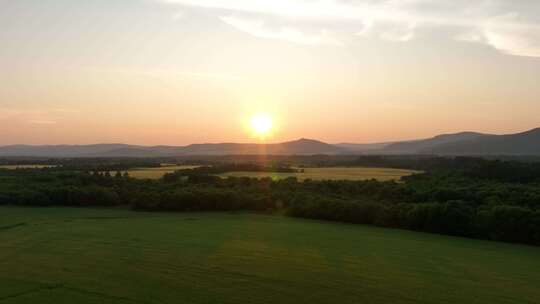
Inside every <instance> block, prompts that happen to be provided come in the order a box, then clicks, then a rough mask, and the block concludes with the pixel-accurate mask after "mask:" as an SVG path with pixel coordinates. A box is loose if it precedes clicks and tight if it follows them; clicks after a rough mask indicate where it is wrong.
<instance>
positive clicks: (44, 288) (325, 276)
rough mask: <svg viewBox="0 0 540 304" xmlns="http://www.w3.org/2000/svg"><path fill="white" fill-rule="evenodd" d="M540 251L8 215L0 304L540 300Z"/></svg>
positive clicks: (251, 227)
mask: <svg viewBox="0 0 540 304" xmlns="http://www.w3.org/2000/svg"><path fill="white" fill-rule="evenodd" d="M539 267H540V248H537V247H528V246H520V245H511V244H504V243H495V242H486V241H477V240H469V239H462V238H453V237H446V236H439V235H432V234H424V233H416V232H409V231H402V230H390V229H382V228H374V227H366V226H358V225H347V224H337V223H328V222H319V221H310V220H302V219H294V218H287V217H282V216H270V215H252V214H162V213H136V212H131V211H127V210H107V209H101V210H100V209H70V208H48V209H39V208H7V207H2V208H0V270H1V271H0V303H2V304H3V303H6V304H7V303H32V304H34V303H70V304H71V303H77V304H85V303H295V304H296V303H374V304H376V303H385V304H386V303H393V304H395V303H486V304H494V303H539V301H540V288H539V287H540V272H539V271H538V270H539V269H540V268H539Z"/></svg>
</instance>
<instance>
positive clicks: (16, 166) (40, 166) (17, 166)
mask: <svg viewBox="0 0 540 304" xmlns="http://www.w3.org/2000/svg"><path fill="white" fill-rule="evenodd" d="M52 167H54V166H52V165H0V169H8V170H15V169H43V168H52Z"/></svg>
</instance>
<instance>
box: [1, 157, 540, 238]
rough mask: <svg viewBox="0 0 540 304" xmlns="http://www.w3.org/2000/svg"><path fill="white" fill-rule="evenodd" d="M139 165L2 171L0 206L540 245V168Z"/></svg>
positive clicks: (370, 161) (453, 162) (496, 163)
mask: <svg viewBox="0 0 540 304" xmlns="http://www.w3.org/2000/svg"><path fill="white" fill-rule="evenodd" d="M133 162H135V163H133ZM138 162H139V161H131V162H117V161H115V160H93V161H87V162H85V163H83V164H81V165H75V164H74V163H73V162H71V161H66V162H65V164H61V163H60V162H59V163H58V164H57V165H58V166H57V167H48V168H34V169H32V168H26V169H16V170H6V169H0V205H19V206H75V207H89V206H92V207H113V206H123V207H127V208H132V209H134V210H139V211H171V212H192V211H250V212H264V213H275V214H284V215H287V216H293V217H302V218H310V219H319V220H329V221H339V222H347V223H355V224H365V225H375V226H381V227H391V228H401V229H409V230H416V231H424V232H430V233H438V234H446V235H454V236H463V237H469V238H478V239H487V240H494V241H504V242H515V243H524V244H531V245H540V164H538V163H527V162H517V161H500V160H483V159H478V158H426V159H423V160H422V161H419V160H418V159H414V158H411V159H408V158H407V159H389V160H388V159H386V160H385V159H381V158H366V157H361V158H358V159H356V160H355V161H354V162H351V163H350V164H352V165H363V166H370V165H371V166H381V165H386V166H390V167H400V168H411V169H422V170H423V173H420V174H414V175H412V176H408V177H403V178H402V180H400V181H376V180H366V181H330V180H326V181H324V180H323V181H314V180H305V181H298V180H297V179H296V178H288V179H283V180H272V179H270V178H261V179H256V178H248V177H228V178H222V177H218V176H215V174H218V173H221V172H227V171H234V170H242V171H265V170H275V171H276V172H279V171H287V170H298V169H293V168H292V167H291V166H290V164H289V163H286V162H283V163H272V164H264V165H261V164H256V163H240V164H239V163H213V164H212V165H206V166H201V167H199V168H194V169H185V170H180V171H176V172H174V173H171V174H166V175H165V176H164V177H163V178H162V179H159V180H138V179H134V178H131V177H129V175H128V174H126V173H125V172H123V170H126V169H127V168H129V167H131V166H134V165H140V163H138ZM146 165H148V164H146Z"/></svg>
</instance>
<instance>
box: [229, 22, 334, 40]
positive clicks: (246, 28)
mask: <svg viewBox="0 0 540 304" xmlns="http://www.w3.org/2000/svg"><path fill="white" fill-rule="evenodd" d="M220 19H221V20H222V21H223V22H225V23H226V24H228V25H231V26H233V27H234V28H236V29H238V30H240V31H242V32H246V33H248V34H250V35H253V36H255V37H261V38H268V39H276V40H283V41H288V42H293V43H299V44H307V45H322V44H327V45H342V43H341V42H340V41H339V40H338V39H337V38H334V37H332V36H331V34H330V33H329V32H328V31H327V30H325V29H321V30H319V31H317V32H316V33H306V32H303V31H301V30H299V29H297V28H293V27H289V26H283V27H282V26H280V27H277V28H276V27H270V26H268V24H266V22H265V21H264V20H261V19H253V18H244V17H234V16H227V17H221V18H220Z"/></svg>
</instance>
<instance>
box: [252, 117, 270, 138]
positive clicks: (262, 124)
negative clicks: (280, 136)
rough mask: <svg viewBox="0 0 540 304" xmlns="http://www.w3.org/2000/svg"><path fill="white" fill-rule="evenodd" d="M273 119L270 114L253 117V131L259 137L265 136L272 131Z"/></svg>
mask: <svg viewBox="0 0 540 304" xmlns="http://www.w3.org/2000/svg"><path fill="white" fill-rule="evenodd" d="M273 125H274V124H273V121H272V117H270V115H268V114H264V113H260V114H255V115H253V116H252V117H251V129H252V130H253V132H254V133H255V134H256V135H258V136H265V135H268V134H269V133H270V131H272V127H273Z"/></svg>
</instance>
